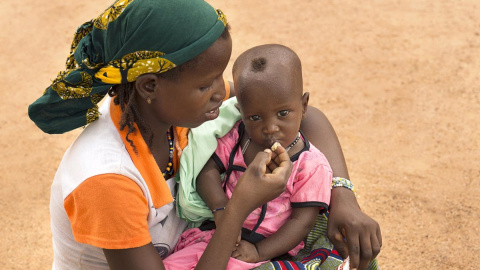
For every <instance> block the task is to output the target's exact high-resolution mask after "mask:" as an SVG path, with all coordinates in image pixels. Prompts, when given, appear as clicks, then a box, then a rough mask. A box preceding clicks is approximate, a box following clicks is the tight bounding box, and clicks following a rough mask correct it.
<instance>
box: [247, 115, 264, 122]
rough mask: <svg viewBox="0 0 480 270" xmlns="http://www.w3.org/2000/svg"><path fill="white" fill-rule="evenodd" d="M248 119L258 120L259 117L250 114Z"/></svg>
mask: <svg viewBox="0 0 480 270" xmlns="http://www.w3.org/2000/svg"><path fill="white" fill-rule="evenodd" d="M248 119H250V120H251V121H258V120H260V119H261V118H260V116H258V115H253V116H250V117H249V118H248Z"/></svg>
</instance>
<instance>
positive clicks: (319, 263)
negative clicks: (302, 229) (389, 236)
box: [254, 212, 380, 270]
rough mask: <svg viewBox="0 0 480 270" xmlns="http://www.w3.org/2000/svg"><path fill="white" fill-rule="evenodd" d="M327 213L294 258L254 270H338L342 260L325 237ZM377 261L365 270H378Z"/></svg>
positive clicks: (321, 215)
mask: <svg viewBox="0 0 480 270" xmlns="http://www.w3.org/2000/svg"><path fill="white" fill-rule="evenodd" d="M327 222H328V212H327V213H325V214H320V215H318V217H317V221H316V223H315V226H314V227H313V229H312V231H310V233H309V234H308V236H307V238H306V239H305V248H304V249H302V250H301V251H300V252H299V253H298V254H297V255H296V256H295V257H285V258H279V260H276V261H271V262H268V263H265V264H262V265H260V266H258V267H256V268H254V269H255V270H284V269H285V270H287V269H289V270H290V269H298V270H317V269H318V270H340V269H342V263H343V259H342V257H340V255H339V254H338V252H337V251H336V250H335V247H334V246H333V244H332V243H331V242H330V241H329V240H328V237H327ZM378 269H380V268H379V266H378V262H377V259H374V260H373V261H372V262H370V264H369V265H368V267H367V268H366V270H378Z"/></svg>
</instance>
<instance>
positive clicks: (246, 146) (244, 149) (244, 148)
mask: <svg viewBox="0 0 480 270" xmlns="http://www.w3.org/2000/svg"><path fill="white" fill-rule="evenodd" d="M251 140H252V138H251V137H248V139H247V141H246V142H245V144H244V145H243V147H242V155H245V151H247V148H248V146H249V145H250V141H251ZM299 140H300V131H299V132H298V133H297V137H296V138H295V140H293V142H292V143H291V144H290V145H289V146H287V148H285V151H287V152H288V150H290V149H291V148H292V147H293V146H295V144H297V143H298V141H299Z"/></svg>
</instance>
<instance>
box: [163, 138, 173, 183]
mask: <svg viewBox="0 0 480 270" xmlns="http://www.w3.org/2000/svg"><path fill="white" fill-rule="evenodd" d="M170 130H171V129H169V130H168V131H167V138H168V147H169V156H168V164H167V168H165V171H163V178H165V179H166V177H167V176H170V175H172V174H173V139H172V135H171V132H170Z"/></svg>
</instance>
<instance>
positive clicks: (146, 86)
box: [135, 74, 158, 102]
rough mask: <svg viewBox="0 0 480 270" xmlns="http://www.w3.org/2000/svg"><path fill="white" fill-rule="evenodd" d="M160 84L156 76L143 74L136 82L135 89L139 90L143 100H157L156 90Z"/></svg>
mask: <svg viewBox="0 0 480 270" xmlns="http://www.w3.org/2000/svg"><path fill="white" fill-rule="evenodd" d="M157 84H158V77H157V75H155V74H143V75H140V76H139V77H138V78H137V80H136V81H135V87H136V88H137V93H138V94H139V95H140V97H141V98H142V99H143V100H147V102H148V100H150V102H151V101H152V100H154V99H155V96H156V93H155V90H156V88H157Z"/></svg>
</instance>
